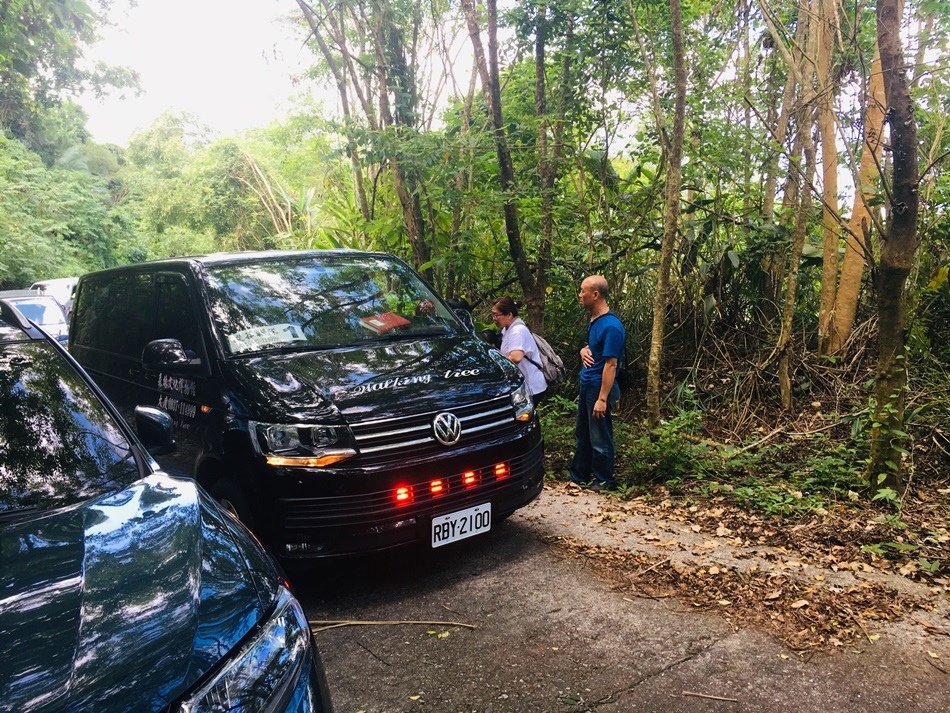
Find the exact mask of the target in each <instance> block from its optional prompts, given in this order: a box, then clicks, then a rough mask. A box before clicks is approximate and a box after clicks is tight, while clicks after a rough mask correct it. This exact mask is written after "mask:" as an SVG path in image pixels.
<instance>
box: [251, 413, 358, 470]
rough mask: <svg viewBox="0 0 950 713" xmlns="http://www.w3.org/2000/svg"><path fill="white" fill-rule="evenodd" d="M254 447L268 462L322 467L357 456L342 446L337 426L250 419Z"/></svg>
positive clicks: (340, 433)
mask: <svg viewBox="0 0 950 713" xmlns="http://www.w3.org/2000/svg"><path fill="white" fill-rule="evenodd" d="M248 427H249V428H250V431H251V440H252V441H253V443H254V448H255V450H256V451H257V452H258V453H260V454H261V455H263V456H264V460H266V461H267V463H268V465H277V466H296V467H303V468H323V467H325V466H328V465H333V464H334V463H339V462H340V461H342V460H346V459H347V458H352V457H353V456H355V455H356V451H355V450H353V449H352V448H341V447H340V441H342V440H343V439H344V438H345V435H344V434H343V433H342V432H341V428H340V427H339V426H322V425H307V424H283V423H261V422H260V421H250V422H249V423H248Z"/></svg>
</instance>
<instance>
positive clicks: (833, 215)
mask: <svg viewBox="0 0 950 713" xmlns="http://www.w3.org/2000/svg"><path fill="white" fill-rule="evenodd" d="M816 24H817V25H818V32H819V33H820V34H819V39H818V62H817V64H818V129H819V133H820V135H821V168H822V170H821V177H822V179H821V180H822V195H823V201H822V202H823V206H824V210H823V211H822V220H821V222H822V226H823V227H824V240H823V244H824V249H823V251H822V259H821V304H820V308H819V312H818V351H819V353H821V354H827V353H828V351H829V347H830V344H831V341H830V339H831V327H832V319H833V317H834V306H835V289H836V287H837V285H838V242H839V236H838V149H837V147H836V145H835V139H836V136H835V124H836V122H835V113H834V82H833V80H832V75H831V60H832V52H833V50H834V35H835V32H834V30H835V28H836V27H837V21H836V15H835V3H834V0H819V12H818V18H817V23H816Z"/></svg>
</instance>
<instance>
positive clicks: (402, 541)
mask: <svg viewBox="0 0 950 713" xmlns="http://www.w3.org/2000/svg"><path fill="white" fill-rule="evenodd" d="M532 431H533V433H531V434H530V438H528V439H527V441H528V443H527V444H526V443H525V439H519V441H516V442H514V443H508V444H505V445H504V446H496V447H494V448H490V449H485V450H481V451H477V452H475V453H468V454H463V455H458V456H454V457H452V458H449V459H445V460H442V461H437V462H429V463H415V464H414V463H412V462H411V460H410V459H408V458H407V462H406V464H405V465H404V466H403V467H402V468H398V469H387V471H385V472H377V473H375V474H362V473H350V474H348V475H341V474H338V475H336V476H332V477H331V479H330V480H329V482H328V483H326V484H324V487H323V490H324V492H325V493H326V494H324V495H321V496H317V497H278V498H277V499H275V501H274V504H273V510H272V520H271V525H272V530H271V531H272V533H273V537H272V547H273V549H274V552H275V553H276V554H278V555H279V556H280V557H282V558H287V559H303V558H327V557H341V556H347V555H353V554H361V553H372V552H379V551H383V550H387V549H391V548H394V547H402V546H407V545H412V544H428V543H430V542H431V533H432V519H433V517H436V516H439V515H444V514H447V513H453V512H456V511H459V510H464V509H465V508H469V507H473V506H475V505H480V504H484V503H491V512H492V521H493V522H494V523H499V522H501V521H502V520H503V519H504V518H505V517H507V516H508V515H510V514H511V513H512V512H514V511H515V510H517V509H518V508H520V507H523V506H524V505H527V504H528V503H530V502H531V501H532V500H534V499H535V498H536V497H537V496H538V494H539V493H540V492H541V489H542V485H543V479H544V462H543V460H544V459H543V456H544V441H543V439H542V438H541V436H540V433H539V432H538V430H537V429H532ZM525 445H528V448H527V449H526V450H525V448H524V446H525ZM513 451H514V452H518V451H521V454H520V455H514V456H511V455H510V454H511V453H512V452H513ZM348 479H349V482H348V483H347V482H346V481H347V480H348ZM433 480H437V481H440V485H441V490H440V491H439V492H438V493H433V492H432V491H433V487H432V481H433ZM334 481H335V485H334ZM361 486H362V487H361ZM399 488H407V489H408V490H407V491H404V494H405V495H406V499H405V500H403V501H399V499H398V498H397V491H398V490H399Z"/></svg>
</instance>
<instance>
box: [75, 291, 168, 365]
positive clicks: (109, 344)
mask: <svg viewBox="0 0 950 713" xmlns="http://www.w3.org/2000/svg"><path fill="white" fill-rule="evenodd" d="M80 298H81V304H80V309H79V310H77V319H76V324H75V326H74V342H75V343H76V344H77V345H94V346H95V347H96V348H97V349H101V350H103V351H107V352H113V353H115V354H122V355H124V356H128V357H132V358H134V359H138V358H140V357H141V355H142V349H143V348H144V347H145V344H146V343H147V342H148V331H147V330H148V329H149V320H148V319H142V315H148V314H150V313H151V311H152V277H151V275H147V274H141V273H139V274H136V273H132V274H126V275H115V276H113V277H109V278H106V279H104V280H101V281H98V280H97V281H89V282H88V283H87V284H86V286H85V287H84V288H83V292H82V294H81V296H80Z"/></svg>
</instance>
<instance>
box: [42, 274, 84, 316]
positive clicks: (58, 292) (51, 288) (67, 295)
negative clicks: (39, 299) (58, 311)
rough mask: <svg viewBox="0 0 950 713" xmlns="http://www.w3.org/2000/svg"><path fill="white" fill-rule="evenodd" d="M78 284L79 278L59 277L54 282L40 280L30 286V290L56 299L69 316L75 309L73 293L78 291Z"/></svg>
mask: <svg viewBox="0 0 950 713" xmlns="http://www.w3.org/2000/svg"><path fill="white" fill-rule="evenodd" d="M77 282H79V278H78V277H57V278H54V279H52V280H38V281H36V282H34V283H33V284H32V285H30V289H31V290H33V291H34V292H41V293H42V294H44V295H49V296H50V297H52V298H54V299H55V300H56V301H57V302H59V303H60V305H62V307H63V309H64V311H65V312H66V314H67V315H68V314H69V312H70V311H71V310H72V307H73V293H74V292H75V291H76V283H77Z"/></svg>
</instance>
